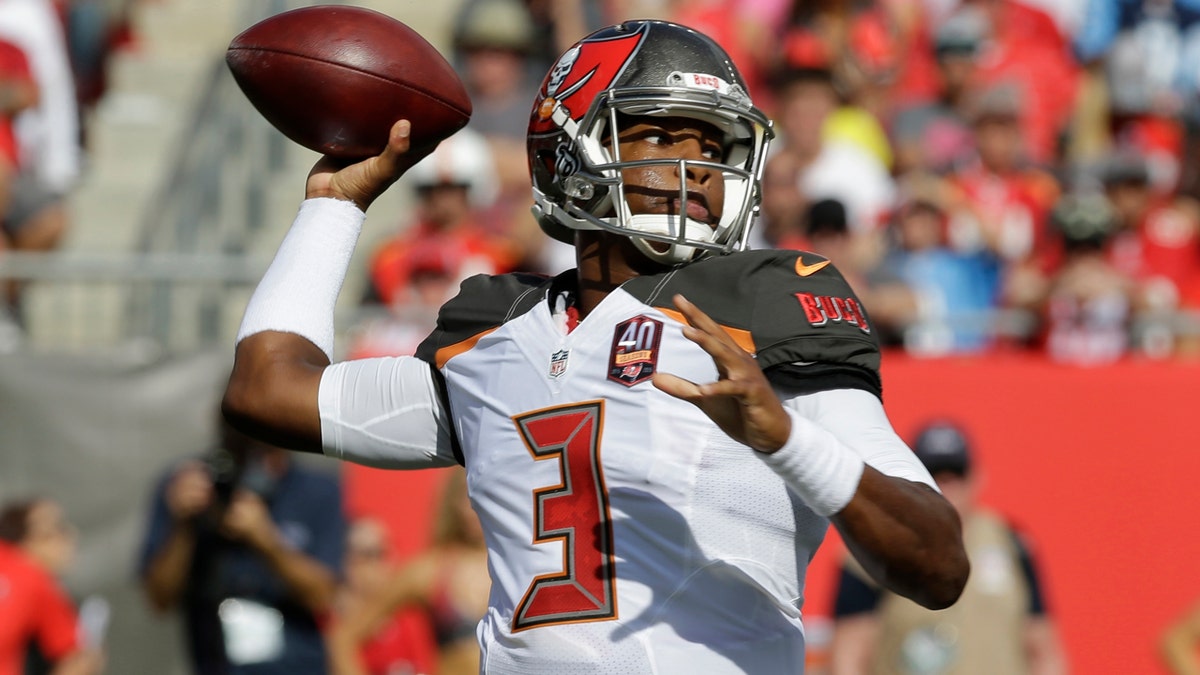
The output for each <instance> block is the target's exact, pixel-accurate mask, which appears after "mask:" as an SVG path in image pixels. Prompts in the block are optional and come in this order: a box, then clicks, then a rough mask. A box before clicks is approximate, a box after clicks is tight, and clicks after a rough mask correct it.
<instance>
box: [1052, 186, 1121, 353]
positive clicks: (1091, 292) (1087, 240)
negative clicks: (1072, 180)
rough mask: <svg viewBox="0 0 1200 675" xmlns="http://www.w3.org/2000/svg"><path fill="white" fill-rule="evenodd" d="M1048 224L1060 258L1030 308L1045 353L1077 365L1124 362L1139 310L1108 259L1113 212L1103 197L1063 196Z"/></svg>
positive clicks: (1112, 233) (1112, 229) (1087, 195)
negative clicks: (1122, 360)
mask: <svg viewBox="0 0 1200 675" xmlns="http://www.w3.org/2000/svg"><path fill="white" fill-rule="evenodd" d="M1050 222H1051V226H1052V231H1053V232H1054V234H1055V236H1056V237H1057V239H1058V242H1057V243H1058V247H1059V249H1060V251H1061V258H1060V260H1059V262H1058V264H1057V265H1055V266H1054V267H1053V268H1052V270H1051V272H1050V273H1049V276H1048V278H1047V279H1046V281H1045V289H1044V291H1043V292H1042V293H1041V295H1040V297H1037V296H1035V297H1037V303H1036V304H1035V305H1034V306H1033V309H1034V311H1035V312H1036V313H1037V315H1038V316H1039V317H1040V319H1041V323H1042V327H1041V334H1042V336H1041V337H1042V340H1043V342H1042V346H1043V349H1044V351H1045V353H1046V354H1047V355H1048V356H1049V357H1050V358H1051V359H1053V360H1055V361H1059V362H1065V363H1074V364H1078V365H1095V364H1101V363H1111V362H1113V361H1116V360H1117V359H1120V358H1122V357H1124V356H1125V355H1126V354H1128V353H1129V351H1130V349H1131V347H1132V346H1133V345H1132V340H1131V337H1132V335H1133V329H1134V320H1135V318H1136V316H1137V314H1138V312H1140V311H1141V310H1142V309H1143V307H1142V306H1141V303H1140V301H1139V298H1138V291H1137V283H1136V281H1135V279H1134V278H1133V277H1132V276H1131V275H1129V274H1127V273H1124V272H1122V271H1121V269H1119V268H1118V267H1116V266H1115V265H1114V264H1113V263H1112V261H1111V258H1110V251H1109V248H1110V246H1111V242H1112V240H1113V237H1114V236H1115V234H1116V231H1117V215H1116V212H1115V210H1114V209H1113V207H1112V205H1111V204H1110V203H1109V201H1108V200H1107V199H1105V197H1104V196H1103V195H1099V194H1083V195H1067V196H1065V197H1063V198H1062V199H1060V200H1059V203H1058V204H1057V205H1056V206H1055V208H1054V211H1053V212H1052V213H1051V218H1050Z"/></svg>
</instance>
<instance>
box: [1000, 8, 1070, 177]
mask: <svg viewBox="0 0 1200 675" xmlns="http://www.w3.org/2000/svg"><path fill="white" fill-rule="evenodd" d="M977 4H978V6H979V7H980V8H981V9H983V10H984V11H985V12H986V14H987V16H988V19H989V23H990V24H991V35H990V39H989V40H988V41H987V46H986V47H985V48H984V50H983V52H982V53H981V54H980V59H979V61H978V67H979V80H980V82H981V83H984V84H991V85H997V84H1001V83H1005V84H1009V85H1012V86H1019V87H1020V89H1021V91H1020V96H1021V108H1022V110H1021V125H1022V128H1023V130H1024V133H1025V137H1026V141H1027V146H1026V150H1027V151H1028V152H1029V156H1030V159H1032V160H1034V161H1038V162H1047V161H1050V160H1052V159H1053V158H1054V156H1055V148H1056V145H1057V142H1058V134H1059V131H1060V130H1061V129H1062V128H1063V127H1064V126H1065V125H1066V124H1067V122H1068V120H1069V118H1070V115H1071V112H1072V110H1073V108H1074V106H1075V93H1076V90H1077V89H1078V86H1079V79H1080V73H1081V71H1080V68H1079V66H1078V64H1076V63H1075V61H1074V60H1073V58H1072V56H1071V52H1070V48H1069V45H1068V44H1067V41H1066V38H1065V37H1064V36H1063V34H1062V32H1061V31H1060V30H1059V29H1058V25H1057V24H1055V22H1054V19H1053V17H1051V16H1050V15H1049V14H1047V13H1046V12H1045V11H1043V10H1041V9H1038V8H1036V7H1032V6H1029V5H1026V4H1024V3H1022V2H1017V1H1015V0H981V1H980V2H978V3H977Z"/></svg>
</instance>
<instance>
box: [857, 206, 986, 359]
mask: <svg viewBox="0 0 1200 675" xmlns="http://www.w3.org/2000/svg"><path fill="white" fill-rule="evenodd" d="M887 242H888V247H887V248H886V250H885V251H884V253H883V256H882V258H881V259H880V260H879V262H878V263H877V264H876V265H874V266H872V268H871V269H870V270H869V271H868V272H867V273H866V279H867V284H868V285H869V288H870V291H869V293H868V295H867V297H866V298H865V300H866V302H867V311H868V312H870V313H871V315H872V316H873V317H874V318H875V321H876V325H877V326H879V327H880V328H881V330H882V331H884V335H883V336H881V339H882V340H884V341H885V342H886V341H891V340H895V341H896V342H897V343H898V344H902V345H903V346H904V347H905V348H906V349H907V350H909V351H910V352H912V353H914V354H921V355H926V356H930V355H941V354H948V353H956V352H957V353H964V352H978V351H980V350H982V349H985V348H986V347H988V346H989V345H990V344H991V343H992V329H991V324H990V321H989V320H990V319H991V318H992V312H993V310H995V309H996V308H997V305H998V296H999V284H1000V263H999V261H998V259H997V258H995V257H994V256H992V255H990V254H989V253H988V252H986V251H975V252H972V253H960V252H958V251H955V250H953V249H952V248H951V247H950V246H949V243H948V242H947V238H946V216H945V214H944V213H943V212H942V210H941V209H940V208H939V207H938V206H937V205H936V204H935V203H934V202H933V201H932V200H930V199H928V198H925V197H923V196H913V197H911V198H908V199H906V200H905V201H904V203H903V204H902V205H901V206H900V207H899V208H898V209H897V210H896V213H895V214H894V215H893V218H892V223H891V225H890V227H889V229H888V238H887Z"/></svg>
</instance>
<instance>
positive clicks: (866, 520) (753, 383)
mask: <svg viewBox="0 0 1200 675" xmlns="http://www.w3.org/2000/svg"><path fill="white" fill-rule="evenodd" d="M674 300H675V306H676V307H677V308H678V309H679V311H680V312H681V313H682V314H683V315H684V316H685V317H686V318H687V321H688V323H689V324H690V325H688V326H685V327H684V328H683V334H684V337H686V338H688V339H690V340H692V341H693V342H695V343H696V344H698V345H700V347H702V348H703V349H704V350H705V351H707V352H708V353H709V354H710V355H711V356H712V357H713V361H714V362H715V363H716V366H717V373H718V377H719V379H718V380H717V381H716V382H712V383H707V384H696V383H693V382H689V381H687V380H684V379H682V378H680V377H677V376H675V375H671V374H669V373H658V374H656V375H655V376H654V386H656V387H658V388H659V389H660V390H662V391H664V392H666V393H668V394H671V395H672V396H675V397H677V398H680V399H683V400H685V401H688V402H689V403H692V404H694V405H696V406H697V407H698V408H700V409H701V410H702V411H703V412H704V413H705V414H706V415H708V416H709V418H711V419H712V420H713V421H714V422H715V423H716V424H717V426H719V427H720V428H721V429H722V430H723V431H724V432H725V433H726V434H728V435H729V437H730V438H733V439H734V440H736V441H739V442H741V443H744V444H745V445H748V446H750V447H751V448H753V449H755V450H757V451H759V452H763V453H768V454H769V453H773V452H775V451H777V450H779V449H780V448H781V447H783V446H784V444H785V443H786V442H787V440H788V437H789V436H790V434H791V426H792V423H791V418H790V417H788V415H787V413H786V412H785V411H784V408H783V404H782V403H781V402H780V401H779V397H778V396H777V395H776V394H775V392H774V390H773V389H772V388H771V385H770V383H769V381H768V380H767V378H766V376H765V375H764V374H763V373H762V370H761V369H760V368H759V367H758V365H757V364H756V363H755V362H754V359H753V357H752V356H750V354H748V353H746V352H745V351H744V350H743V349H742V348H741V347H739V346H738V345H737V344H736V343H735V342H734V341H733V339H732V338H731V337H730V336H729V335H728V334H727V333H725V331H724V330H723V329H722V328H721V327H720V325H718V324H717V323H716V322H715V321H713V320H712V319H711V318H710V317H709V316H708V315H706V314H705V313H704V312H702V311H701V310H700V309H699V308H697V307H696V306H695V305H693V304H692V303H691V302H689V301H688V300H687V299H686V298H684V297H683V296H680V295H676V296H675V298H674ZM900 514H903V517H901V516H900ZM832 522H833V525H834V526H835V527H836V528H837V530H838V532H839V533H840V534H841V535H842V538H843V539H844V540H845V542H846V546H847V548H848V549H849V550H850V551H851V552H852V553H853V554H854V556H855V558H857V559H858V561H859V563H860V564H861V565H862V566H863V568H864V569H865V570H866V571H867V573H868V574H870V575H871V577H872V578H873V579H875V581H876V582H877V583H879V584H880V585H881V586H883V587H884V588H887V589H888V590H891V591H893V592H895V593H897V594H899V595H902V596H904V597H906V598H909V599H911V600H913V601H914V602H916V603H918V604H920V605H922V606H924V607H928V608H930V609H943V608H945V607H949V606H950V605H952V604H954V602H955V601H956V600H958V597H959V596H960V595H961V594H962V590H963V588H964V587H965V586H966V582H967V576H968V573H969V571H970V564H969V562H968V561H967V554H966V549H965V548H964V547H963V541H962V524H961V522H960V520H959V517H958V513H957V512H956V511H955V510H954V507H953V506H951V505H950V503H949V502H947V501H946V500H945V498H943V497H942V496H941V495H940V494H938V493H937V492H936V491H935V490H933V489H931V488H930V487H928V486H926V485H922V484H919V483H914V482H911V481H908V480H904V479H901V478H895V477H891V476H887V475H884V474H882V473H880V472H879V471H876V470H875V469H873V468H871V467H870V466H867V467H865V468H864V471H863V475H862V479H861V481H860V482H859V485H858V489H857V490H856V491H855V493H854V497H853V498H852V499H851V500H850V503H849V504H847V505H846V506H845V507H844V508H843V509H842V510H841V511H840V512H838V513H837V514H835V515H834V516H833V518H832Z"/></svg>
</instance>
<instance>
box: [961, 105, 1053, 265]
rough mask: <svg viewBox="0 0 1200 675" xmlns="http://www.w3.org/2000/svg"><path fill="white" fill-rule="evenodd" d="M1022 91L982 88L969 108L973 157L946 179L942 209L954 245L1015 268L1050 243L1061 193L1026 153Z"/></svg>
mask: <svg viewBox="0 0 1200 675" xmlns="http://www.w3.org/2000/svg"><path fill="white" fill-rule="evenodd" d="M1026 105H1028V102H1026V101H1024V100H1023V99H1022V98H1021V97H1020V92H1019V90H1018V89H1016V88H1013V87H1009V86H1006V85H1002V86H993V87H988V88H985V89H983V90H981V91H980V92H979V93H978V94H977V95H976V96H974V99H973V101H972V103H971V105H970V109H971V131H972V137H973V142H974V147H975V153H974V157H973V158H972V159H971V160H970V161H968V162H965V163H963V164H961V165H959V166H957V167H955V169H954V170H953V171H952V172H951V173H950V174H948V175H947V185H946V189H944V190H942V191H941V192H942V195H943V196H941V197H939V204H938V206H939V207H941V208H942V209H943V210H945V211H946V213H947V217H948V218H949V223H948V228H949V229H948V236H949V243H950V245H951V247H953V248H954V249H956V250H958V251H961V252H964V253H974V252H979V251H984V252H988V253H990V254H991V255H994V256H996V257H998V258H1000V259H1001V260H1003V261H1004V263H1005V264H1006V265H1010V264H1016V263H1019V262H1021V261H1024V260H1027V259H1028V258H1030V257H1031V256H1033V255H1035V254H1036V253H1037V251H1038V247H1039V246H1042V245H1044V244H1045V240H1046V236H1045V231H1044V230H1045V219H1046V214H1047V213H1049V211H1050V209H1051V207H1053V205H1054V202H1055V200H1057V199H1058V195H1059V194H1060V192H1061V188H1060V186H1059V184H1058V179H1057V178H1056V177H1055V176H1054V175H1053V174H1052V173H1050V172H1049V171H1047V170H1045V169H1044V168H1043V167H1042V166H1041V165H1040V164H1037V163H1035V162H1032V161H1031V160H1030V159H1029V157H1030V156H1029V154H1028V152H1027V148H1028V138H1027V137H1026V135H1025V132H1024V129H1023V127H1022V126H1021V124H1020V117H1021V114H1022V110H1023V109H1024V106H1026Z"/></svg>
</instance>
